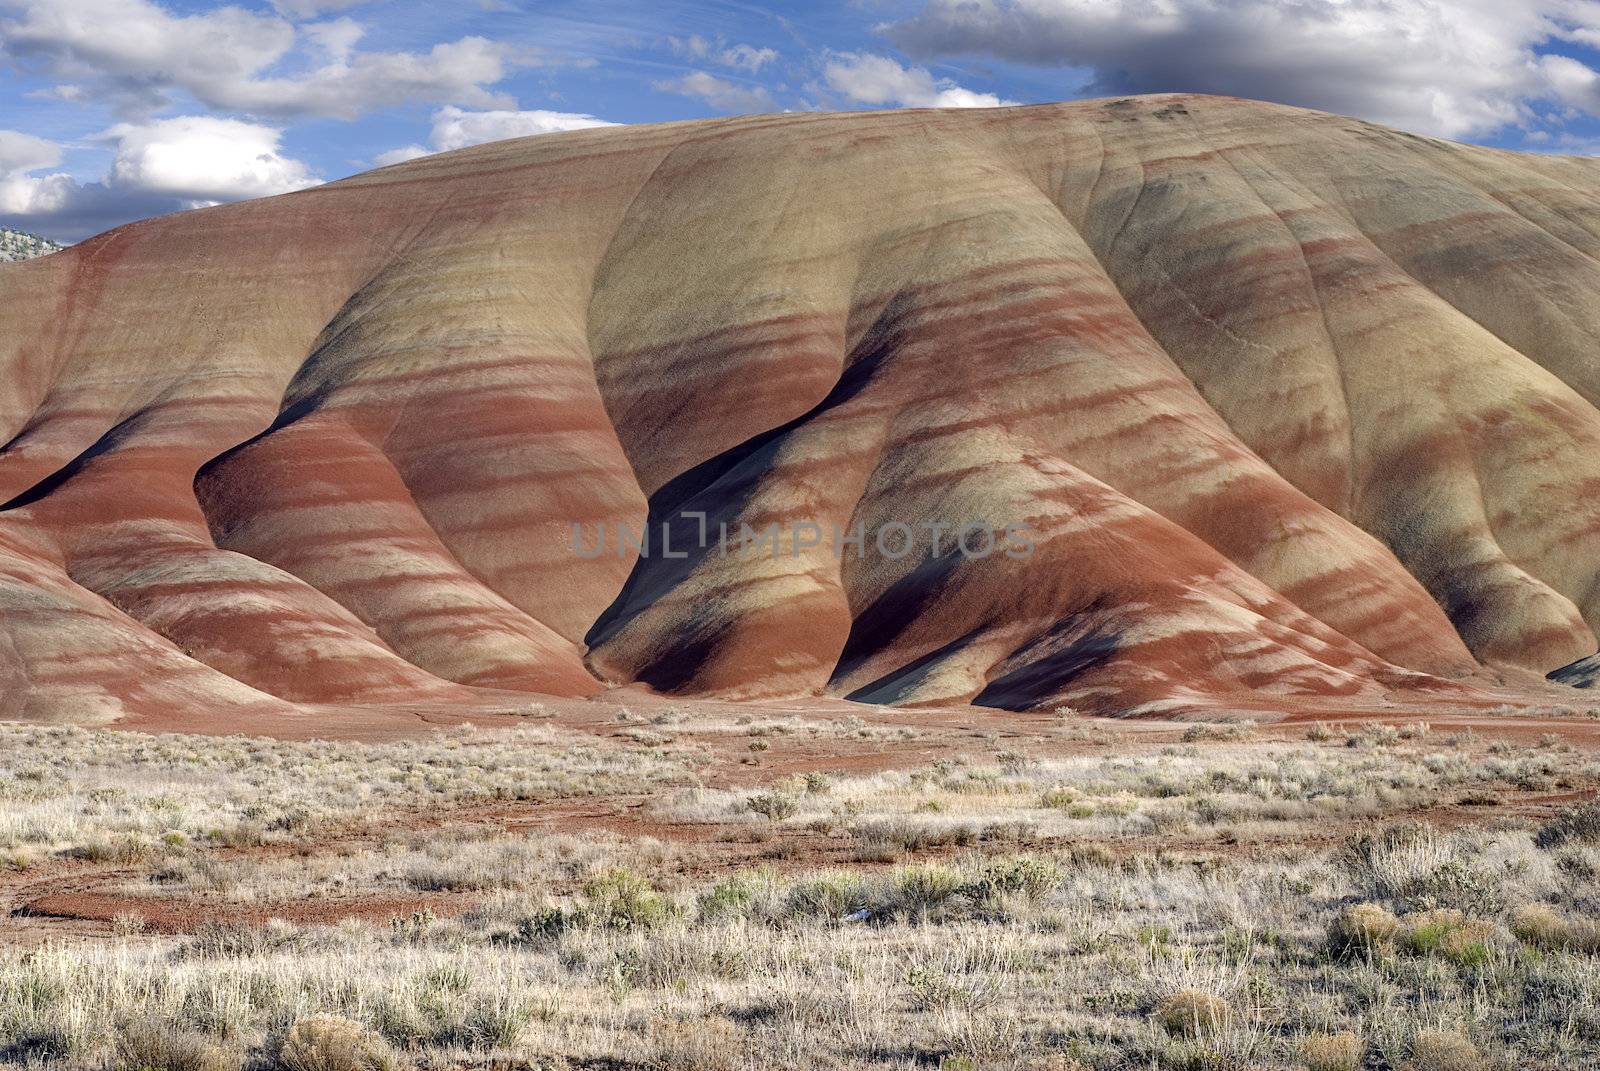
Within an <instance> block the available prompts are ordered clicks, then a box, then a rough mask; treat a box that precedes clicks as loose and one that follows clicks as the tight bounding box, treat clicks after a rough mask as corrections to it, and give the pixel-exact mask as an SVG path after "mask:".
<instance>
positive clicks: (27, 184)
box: [0, 130, 72, 215]
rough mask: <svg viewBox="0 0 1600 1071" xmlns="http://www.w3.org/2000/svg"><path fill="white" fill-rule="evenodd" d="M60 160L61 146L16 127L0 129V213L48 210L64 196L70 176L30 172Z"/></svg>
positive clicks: (50, 165) (68, 187)
mask: <svg viewBox="0 0 1600 1071" xmlns="http://www.w3.org/2000/svg"><path fill="white" fill-rule="evenodd" d="M60 162H61V146H59V145H57V144H56V143H55V142H53V141H46V140H45V139H44V138H37V137H34V136H33V135H32V134H23V133H21V132H19V131H16V130H0V215H16V214H22V215H26V214H29V213H33V212H38V211H47V210H49V209H50V208H51V207H53V206H55V205H58V204H59V203H60V202H61V201H62V199H63V198H64V197H65V196H67V194H68V191H69V189H70V185H71V182H72V180H71V178H70V176H67V175H63V174H54V175H37V176H36V175H33V174H32V173H31V172H34V171H40V170H42V169H44V168H47V167H55V166H56V165H57V164H59V163H60Z"/></svg>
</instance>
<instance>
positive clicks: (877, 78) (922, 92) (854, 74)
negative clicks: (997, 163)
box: [822, 52, 1017, 108]
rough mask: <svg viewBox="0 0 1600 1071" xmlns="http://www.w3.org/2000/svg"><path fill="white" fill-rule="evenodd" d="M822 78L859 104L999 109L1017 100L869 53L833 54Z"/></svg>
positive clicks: (835, 89)
mask: <svg viewBox="0 0 1600 1071" xmlns="http://www.w3.org/2000/svg"><path fill="white" fill-rule="evenodd" d="M822 77H823V79H824V80H825V81H826V82H827V83H828V85H829V86H830V87H831V88H832V89H833V90H834V91H835V92H838V93H842V94H844V96H845V97H847V98H849V99H850V100H851V101H852V102H853V103H856V104H877V105H883V104H889V105H895V106H898V107H903V108H998V107H1001V106H1003V105H1007V104H1015V103H1017V102H1016V101H1014V100H1002V99H1000V98H999V97H997V96H995V95H994V94H993V93H975V92H973V91H972V90H970V89H963V88H962V87H961V86H958V85H956V84H955V83H954V82H953V81H951V80H950V79H948V78H939V79H936V78H934V77H933V75H932V74H930V73H929V72H928V70H927V69H926V68H924V67H902V66H900V64H898V63H896V62H895V61H894V60H892V59H890V58H889V57H887V56H876V55H873V54H872V53H870V52H837V53H833V54H832V55H831V56H830V58H829V60H828V63H827V65H826V66H825V67H824V68H823V69H822Z"/></svg>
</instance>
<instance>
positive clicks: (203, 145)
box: [101, 115, 319, 204]
mask: <svg viewBox="0 0 1600 1071" xmlns="http://www.w3.org/2000/svg"><path fill="white" fill-rule="evenodd" d="M281 136H282V132H281V131H278V130H275V129H273V128H272V127H269V126H258V125H256V124H254V123H244V122H240V121H238V120H236V119H216V118H212V117H210V116H199V115H188V116H181V117H178V118H175V119H158V120H155V121H153V122H148V123H121V124H118V125H117V126H114V127H112V128H111V129H110V130H108V131H106V132H105V133H104V134H103V135H101V137H102V138H103V139H104V140H106V141H109V142H112V143H113V144H114V145H115V146H116V158H115V160H114V161H113V162H112V165H111V175H110V182H111V183H112V184H114V185H117V186H120V187H122V188H124V189H128V190H137V191H140V192H144V193H154V194H165V195H168V196H172V197H176V198H178V199H180V200H182V201H185V202H188V203H194V204H203V203H214V202H217V201H238V200H243V199H244V198H247V197H266V196H270V195H272V194H275V193H289V192H290V191H292V190H303V189H305V188H306V187H308V186H315V185H317V183H318V181H319V180H318V179H316V178H315V177H313V176H312V174H311V172H310V171H309V169H307V167H306V165H305V164H303V163H301V162H300V161H299V160H294V159H290V158H289V157H286V156H284V155H283V154H282V153H280V152H279V151H278V140H279V138H280V137H281Z"/></svg>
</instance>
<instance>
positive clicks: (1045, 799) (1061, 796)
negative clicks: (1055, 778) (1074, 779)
mask: <svg viewBox="0 0 1600 1071" xmlns="http://www.w3.org/2000/svg"><path fill="white" fill-rule="evenodd" d="M1077 802H1078V793H1077V790H1076V789H1071V788H1068V787H1066V786H1065V785H1056V786H1054V787H1052V788H1048V789H1045V791H1044V792H1043V793H1041V794H1040V796H1039V806H1041V807H1045V808H1049V809H1051V810H1058V811H1064V810H1067V809H1068V808H1069V807H1071V806H1073V805H1074V804H1076V803H1077Z"/></svg>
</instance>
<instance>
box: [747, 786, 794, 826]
mask: <svg viewBox="0 0 1600 1071" xmlns="http://www.w3.org/2000/svg"><path fill="white" fill-rule="evenodd" d="M744 802H745V806H746V807H748V808H749V809H750V810H751V811H753V812H755V813H756V814H759V815H761V816H762V817H763V818H765V819H766V820H767V821H769V822H781V821H783V820H784V819H785V818H789V817H792V816H793V815H794V813H795V811H797V810H799V809H800V801H799V800H797V799H795V798H794V797H793V796H791V795H789V793H787V792H778V791H776V790H775V791H772V792H761V793H758V794H756V795H754V796H751V797H750V798H749V799H747V800H745V801H744Z"/></svg>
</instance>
